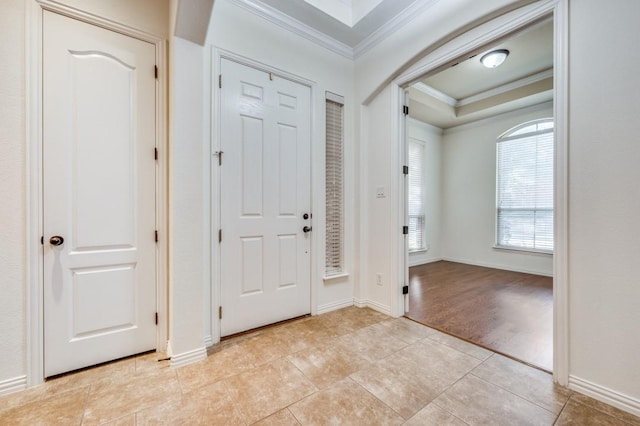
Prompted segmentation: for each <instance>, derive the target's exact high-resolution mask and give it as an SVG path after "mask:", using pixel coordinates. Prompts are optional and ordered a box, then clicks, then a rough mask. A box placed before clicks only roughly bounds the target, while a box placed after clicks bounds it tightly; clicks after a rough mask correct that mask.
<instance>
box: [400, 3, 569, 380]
mask: <svg viewBox="0 0 640 426" xmlns="http://www.w3.org/2000/svg"><path fill="white" fill-rule="evenodd" d="M546 17H553V19H554V64H555V66H554V89H553V90H554V117H555V135H556V144H555V151H556V154H555V165H554V173H555V182H554V191H555V208H554V210H555V217H554V240H555V251H554V261H553V263H554V283H553V312H554V314H553V330H554V338H553V345H554V352H553V378H554V380H555V381H556V382H557V383H559V384H560V385H563V386H567V384H568V382H569V346H568V344H569V321H568V314H569V308H568V282H569V280H568V278H569V277H568V270H569V268H568V262H569V254H568V241H569V239H568V211H569V210H568V194H569V192H568V168H569V163H568V123H569V111H568V93H569V92H568V89H569V83H568V64H569V58H568V40H569V35H568V34H569V29H568V21H569V14H568V0H546V1H541V2H538V3H535V4H533V5H529V6H524V7H522V8H520V9H517V10H514V11H512V12H509V13H507V14H506V15H503V16H500V17H498V18H495V19H493V20H491V21H489V22H486V23H484V24H482V25H479V26H478V27H476V28H473V29H471V30H469V31H467V32H465V33H463V34H461V35H460V36H458V37H456V38H455V39H453V40H451V41H449V42H448V43H446V44H445V45H443V46H441V47H439V48H438V49H436V50H434V51H432V52H431V53H429V54H428V55H427V56H425V57H424V58H423V59H421V60H420V61H418V62H417V63H416V64H414V65H413V66H411V67H409V68H408V69H406V70H405V71H404V72H403V73H402V74H401V75H400V76H398V77H397V78H396V79H395V80H394V81H393V82H392V83H391V96H392V108H393V110H392V111H393V113H392V123H391V125H392V127H391V129H392V132H393V133H392V134H394V135H396V138H397V141H398V143H397V144H395V145H393V146H392V148H391V152H390V155H391V156H392V157H391V158H392V164H397V170H398V173H392V181H391V187H392V188H397V191H396V192H397V194H403V190H404V187H403V183H404V182H403V180H402V179H401V178H400V170H402V165H403V164H404V157H403V152H404V151H403V149H404V148H403V145H404V142H403V141H404V126H402V125H401V123H403V119H402V105H403V104H404V102H403V101H404V96H403V93H404V87H406V86H407V85H409V84H411V83H413V82H414V81H415V80H416V79H418V78H419V77H421V76H423V75H425V74H427V73H432V72H435V71H437V70H439V69H440V68H441V67H443V66H446V65H447V64H449V63H451V62H453V61H454V60H458V59H459V58H463V57H466V56H468V54H469V53H470V52H476V51H477V50H479V49H482V48H483V47H484V46H486V45H487V44H490V43H495V42H496V41H498V40H501V39H503V38H505V37H508V36H509V35H511V34H513V33H514V32H517V31H518V30H520V29H522V28H524V27H526V26H528V25H531V24H533V23H535V22H538V21H540V20H542V19H544V18H546ZM396 201H397V204H396V205H398V206H399V207H398V210H397V212H396V211H395V210H396V209H393V211H394V217H392V223H394V224H397V229H398V230H400V229H401V227H402V226H403V225H404V211H405V205H404V199H403V197H401V196H398V197H397V200H396ZM396 235H398V238H397V239H396V242H395V246H396V247H395V250H396V253H397V260H396V262H395V265H397V266H398V267H394V270H392V274H393V275H392V276H395V277H396V282H397V283H398V285H397V287H396V288H395V289H394V291H393V292H392V301H391V303H392V305H391V308H392V314H393V315H394V316H400V315H402V314H403V313H404V297H402V282H403V278H404V271H403V270H402V268H401V265H403V259H404V257H403V256H404V250H405V244H404V237H403V236H402V233H401V232H398V233H397V234H396Z"/></svg>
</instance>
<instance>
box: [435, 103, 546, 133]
mask: <svg viewBox="0 0 640 426" xmlns="http://www.w3.org/2000/svg"><path fill="white" fill-rule="evenodd" d="M552 108H553V101H546V102H542V103H539V104H536V105H531V106H528V107H524V108H519V109H514V110H512V111H507V112H503V113H500V114H496V115H492V116H491V117H487V118H481V119H479V120H475V121H470V122H468V123H464V124H458V125H457V126H452V127H448V128H446V129H444V130H443V133H442V134H443V135H449V134H451V133H455V132H459V131H461V130H469V129H472V128H474V127H479V126H484V125H487V124H490V123H494V122H496V121H499V120H502V119H505V118H510V117H517V116H519V115H523V114H528V113H531V112H536V111H542V110H545V109H552Z"/></svg>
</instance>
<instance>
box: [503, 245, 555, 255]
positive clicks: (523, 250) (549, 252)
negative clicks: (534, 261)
mask: <svg viewBox="0 0 640 426" xmlns="http://www.w3.org/2000/svg"><path fill="white" fill-rule="evenodd" d="M493 248H494V249H495V250H504V251H516V252H525V253H532V254H542V255H546V256H553V251H550V250H539V249H530V248H522V247H513V246H498V245H495V246H493Z"/></svg>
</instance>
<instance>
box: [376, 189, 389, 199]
mask: <svg viewBox="0 0 640 426" xmlns="http://www.w3.org/2000/svg"><path fill="white" fill-rule="evenodd" d="M386 197H387V189H386V188H385V187H384V186H378V187H377V188H376V198H386Z"/></svg>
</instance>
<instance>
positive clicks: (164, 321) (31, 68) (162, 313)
mask: <svg viewBox="0 0 640 426" xmlns="http://www.w3.org/2000/svg"><path fill="white" fill-rule="evenodd" d="M26 6H27V11H26V25H25V28H26V37H25V38H26V49H25V50H26V54H25V61H26V63H25V69H26V75H27V77H26V82H25V89H26V108H25V113H26V123H25V124H26V129H25V130H26V141H27V147H26V176H25V182H26V186H27V194H26V213H27V218H26V256H25V259H26V276H25V282H26V283H27V286H26V287H27V288H26V346H27V350H26V355H27V362H26V370H27V386H34V385H37V384H40V383H42V382H43V381H44V327H43V321H44V297H43V286H44V262H43V260H44V258H43V256H44V250H43V247H44V246H43V245H42V244H41V243H40V238H41V237H42V236H43V216H44V211H43V207H44V206H43V201H42V200H43V195H44V192H43V169H42V164H43V158H42V153H43V151H42V149H43V144H42V140H43V139H42V137H43V133H42V132H43V129H42V104H43V99H42V77H43V72H42V49H43V46H42V41H41V40H42V25H43V20H42V15H43V12H44V11H45V10H46V11H50V12H53V13H57V14H60V15H64V16H66V17H69V18H72V19H76V20H78V21H82V22H85V23H88V24H91V25H94V26H97V27H101V28H104V29H107V30H110V31H114V32H117V33H120V34H123V35H125V36H128V37H132V38H135V39H138V40H141V41H144V42H147V43H150V44H152V45H153V46H154V47H155V60H156V65H157V67H158V78H157V79H156V87H155V95H156V97H155V104H156V110H155V123H156V141H155V146H156V147H157V148H158V151H159V155H158V161H157V162H156V173H155V174H156V175H155V182H156V183H155V192H156V206H155V213H156V217H155V220H156V229H157V230H158V233H159V237H160V238H159V239H158V240H159V241H158V243H157V245H156V256H155V259H156V309H157V312H158V325H157V328H156V350H158V351H165V350H166V348H167V338H168V303H167V302H168V281H167V279H168V240H169V226H168V220H167V219H168V211H169V208H168V201H169V197H168V185H167V178H168V165H169V161H168V155H167V154H168V152H169V150H168V144H167V132H166V123H167V114H166V111H167V109H166V105H167V101H166V87H167V64H166V40H165V39H164V38H163V37H161V36H158V35H155V34H151V33H147V32H144V31H141V30H138V29H136V28H132V27H130V26H127V25H124V24H121V23H118V22H116V21H112V20H110V19H106V18H102V17H99V16H97V15H94V14H91V13H88V12H85V11H82V10H79V9H76V8H73V7H69V6H65V5H62V4H60V3H57V2H54V1H52V0H29V1H28V2H27V5H26ZM149 155H152V153H149Z"/></svg>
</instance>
